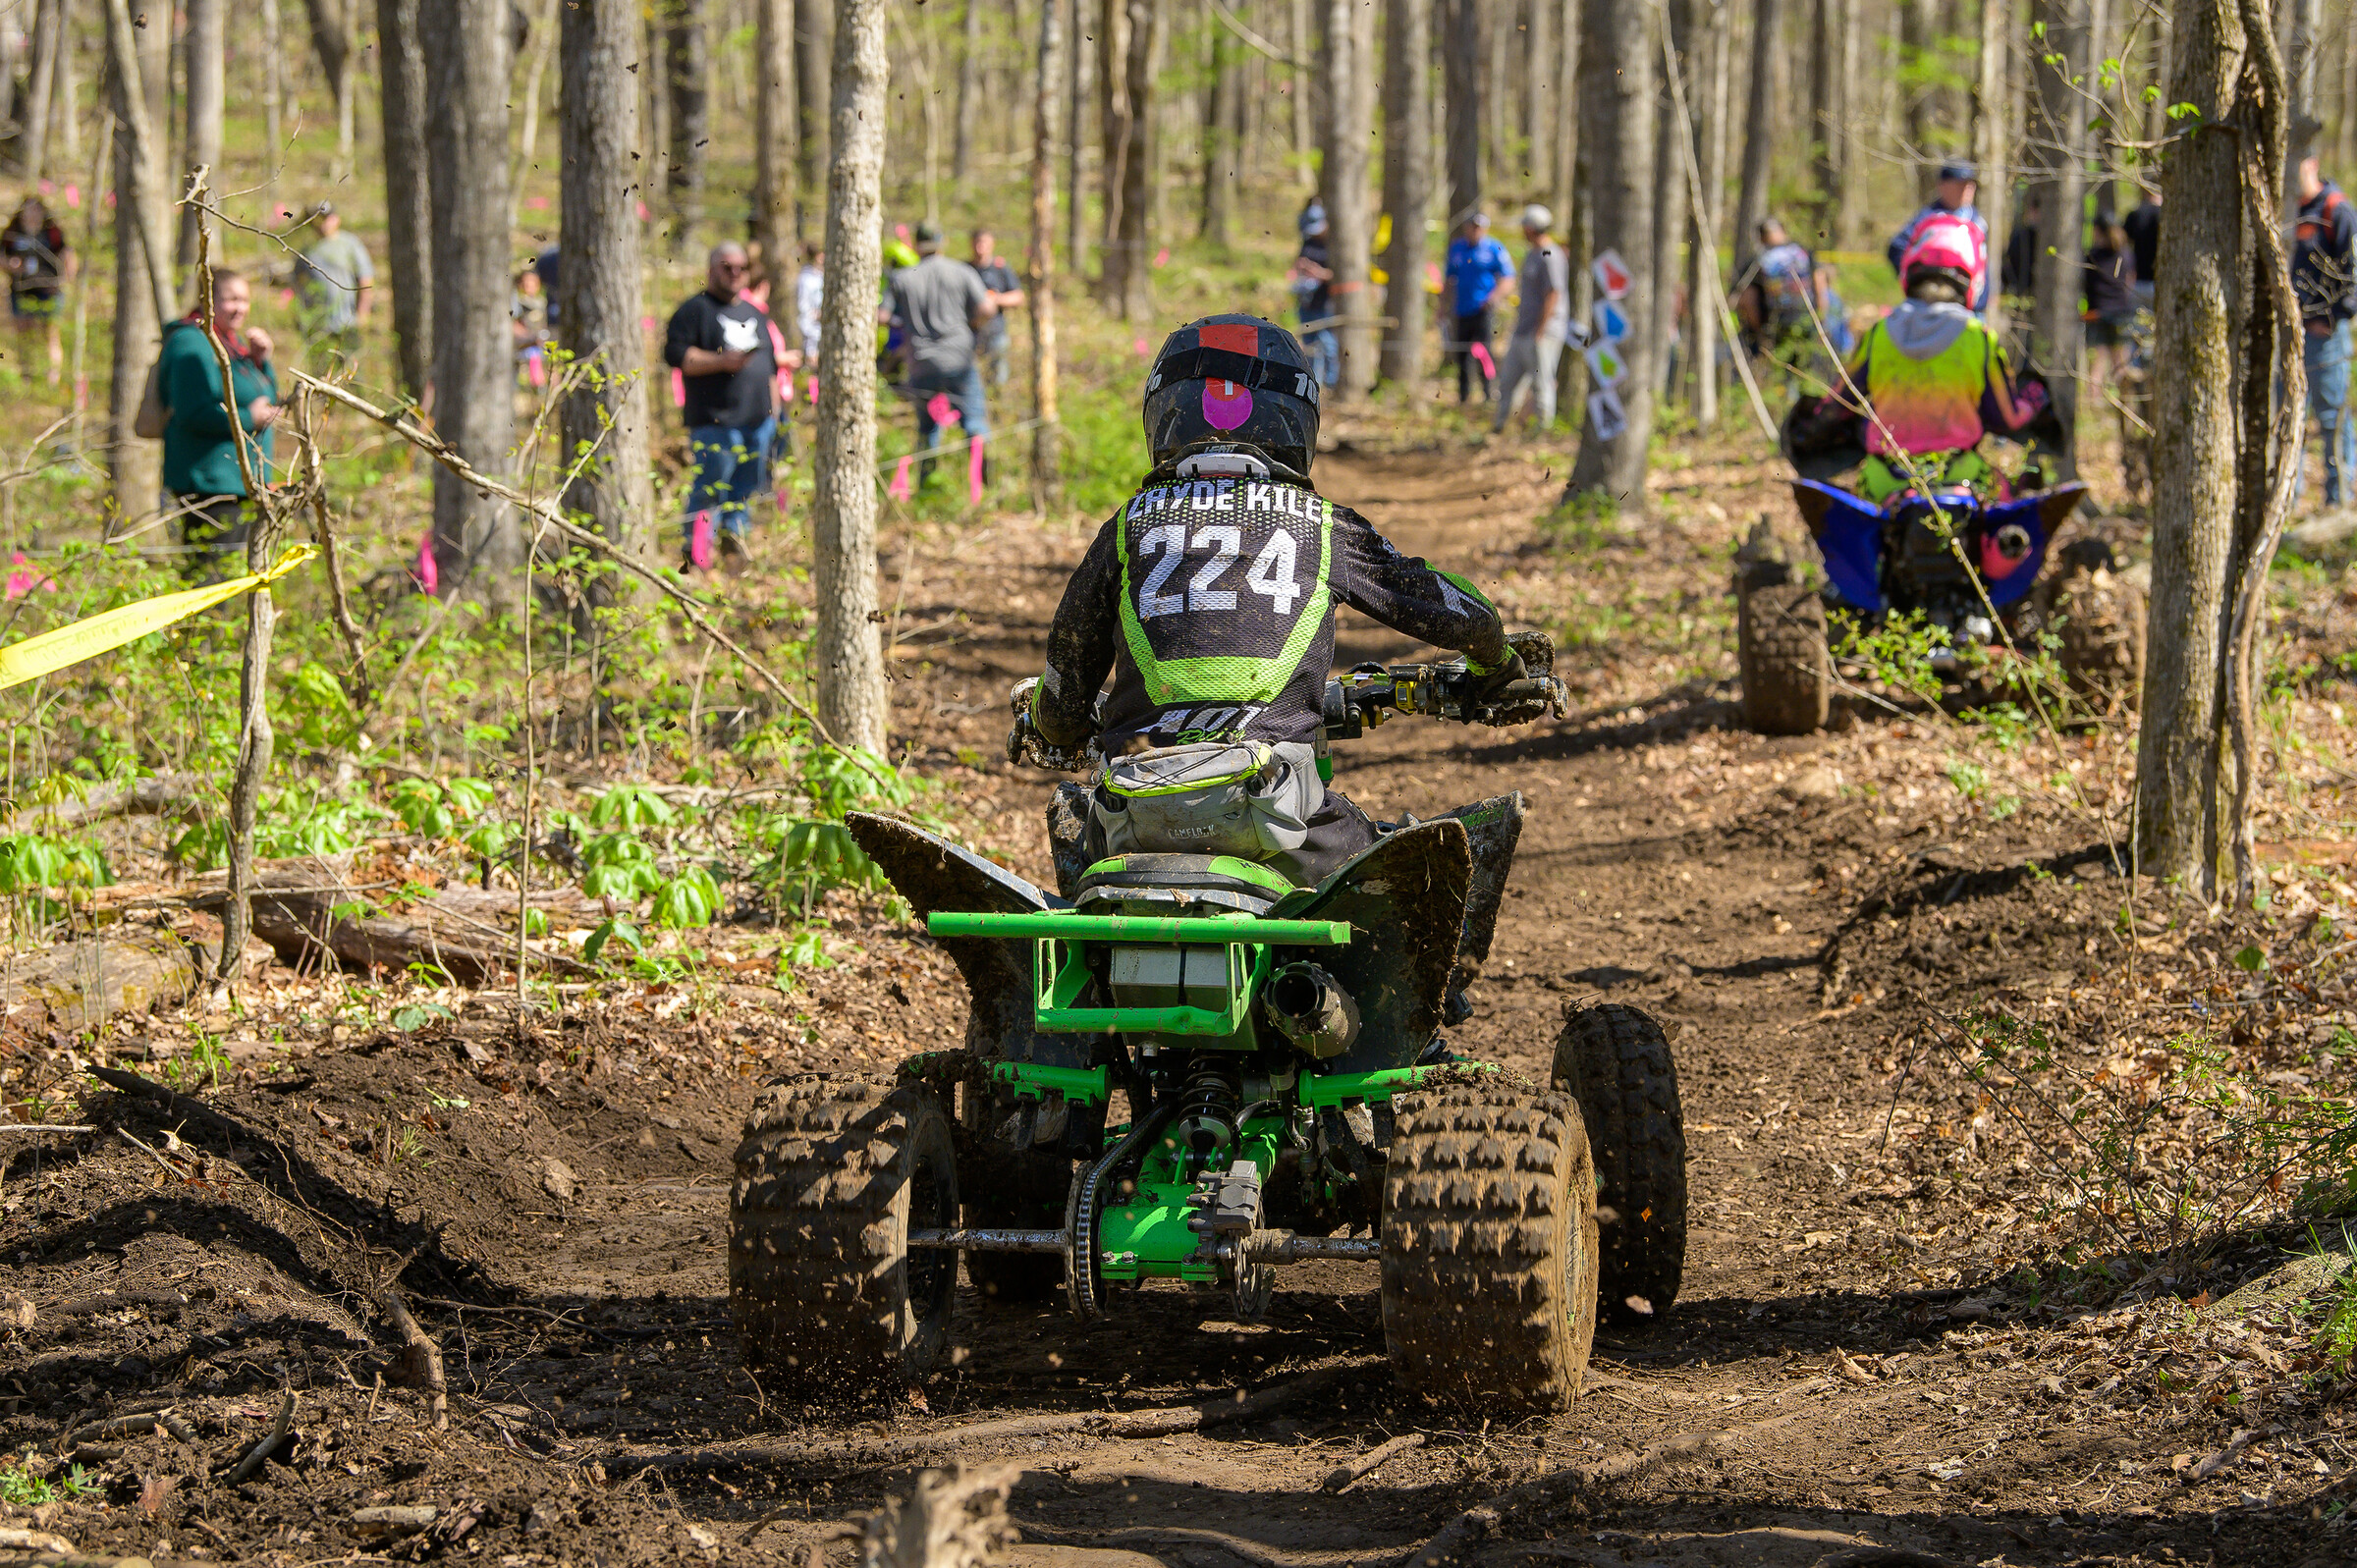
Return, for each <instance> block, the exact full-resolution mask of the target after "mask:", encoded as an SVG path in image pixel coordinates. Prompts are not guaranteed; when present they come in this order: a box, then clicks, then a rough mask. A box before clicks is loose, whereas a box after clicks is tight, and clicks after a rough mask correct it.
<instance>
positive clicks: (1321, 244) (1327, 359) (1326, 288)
mask: <svg viewBox="0 0 2357 1568" xmlns="http://www.w3.org/2000/svg"><path fill="white" fill-rule="evenodd" d="M1294 221H1295V222H1296V223H1297V224H1298V225H1299V227H1300V230H1301V248H1300V250H1298V251H1297V252H1295V253H1294V256H1293V265H1292V270H1291V271H1289V272H1288V273H1287V274H1286V284H1287V286H1288V287H1289V288H1290V289H1291V290H1292V292H1293V306H1294V308H1295V309H1296V310H1297V311H1298V312H1299V313H1300V319H1301V347H1302V348H1304V349H1306V350H1308V351H1309V370H1310V374H1312V375H1314V376H1316V377H1317V378H1318V385H1319V386H1321V387H1331V386H1333V385H1334V384H1335V383H1336V382H1338V381H1340V380H1342V379H1343V340H1342V339H1341V338H1340V337H1339V336H1337V335H1336V333H1335V330H1334V264H1333V263H1334V255H1333V252H1332V251H1331V250H1330V249H1329V248H1328V247H1327V244H1326V205H1325V203H1324V202H1322V201H1320V200H1318V198H1317V197H1315V196H1312V197H1310V198H1309V201H1308V203H1307V204H1306V205H1305V206H1303V207H1302V209H1301V216H1300V217H1299V218H1297V219H1295V220H1294Z"/></svg>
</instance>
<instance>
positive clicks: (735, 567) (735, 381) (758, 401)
mask: <svg viewBox="0 0 2357 1568" xmlns="http://www.w3.org/2000/svg"><path fill="white" fill-rule="evenodd" d="M749 265H750V263H749V262H748V261H747V259H746V256H745V250H744V246H742V245H740V244H738V243H736V242H735V241H730V242H728V243H723V244H717V245H714V246H713V247H712V254H711V257H710V258H709V259H708V260H707V261H706V263H705V268H704V292H703V293H701V294H699V295H697V296H695V297H693V298H691V299H689V300H688V301H687V302H686V303H685V304H683V305H681V306H680V308H679V309H677V310H675V311H673V312H672V316H671V329H670V331H669V332H668V333H667V334H666V335H665V337H664V342H663V359H664V362H665V363H667V364H669V365H670V366H671V367H672V368H673V369H674V370H677V371H679V372H680V386H681V392H682V401H681V411H682V412H683V413H684V414H685V416H686V420H687V446H688V451H689V453H690V454H691V455H692V456H693V457H694V459H695V483H694V485H693V486H692V487H690V488H689V490H688V492H687V520H686V528H685V533H686V538H685V550H684V552H683V556H682V559H681V562H680V567H681V569H682V570H704V571H708V570H710V569H711V568H712V566H713V564H714V562H715V561H716V560H720V561H724V562H725V563H726V564H727V567H728V569H729V570H731V571H732V572H734V571H740V570H742V569H743V565H744V562H745V561H746V559H747V555H746V536H747V535H748V534H749V533H750V531H751V528H752V523H751V519H750V518H749V516H748V515H747V514H746V511H745V508H746V504H747V503H748V502H750V501H751V500H752V498H753V497H754V496H755V495H756V494H758V493H759V492H760V490H761V488H762V481H763V479H764V478H765V477H766V476H767V472H768V467H769V445H770V438H771V437H772V436H773V435H774V434H775V433H776V430H777V414H776V409H775V405H774V403H773V402H772V399H773V397H774V395H775V390H776V385H777V379H778V358H777V354H776V352H775V351H774V350H773V349H772V347H771V345H772V343H773V337H772V333H773V330H774V329H772V328H771V326H770V324H769V317H768V316H767V315H766V314H765V313H764V312H763V311H762V309H761V307H760V306H759V305H756V304H754V303H753V302H752V300H750V299H749V298H747V297H745V294H744V284H745V277H746V273H747V270H748V268H749Z"/></svg>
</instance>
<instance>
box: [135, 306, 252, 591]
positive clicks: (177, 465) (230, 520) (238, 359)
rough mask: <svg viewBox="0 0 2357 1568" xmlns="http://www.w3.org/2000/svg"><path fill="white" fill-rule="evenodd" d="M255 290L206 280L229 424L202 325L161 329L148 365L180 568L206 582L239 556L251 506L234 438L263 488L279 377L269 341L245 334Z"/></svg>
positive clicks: (191, 319)
mask: <svg viewBox="0 0 2357 1568" xmlns="http://www.w3.org/2000/svg"><path fill="white" fill-rule="evenodd" d="M252 309H253V291H252V289H251V287H250V286H249V285H248V284H247V282H246V280H245V279H244V278H243V277H240V276H239V275H238V274H237V273H234V272H229V271H221V272H216V273H214V274H213V325H214V329H215V331H217V332H218V333H219V335H220V338H221V345H222V347H223V348H225V349H227V350H228V351H229V367H230V384H231V389H232V391H233V393H234V394H235V396H236V399H237V406H238V414H237V420H236V422H235V424H234V425H233V423H232V422H231V419H230V414H229V407H228V406H227V405H226V404H225V403H223V401H222V398H221V365H220V361H218V360H217V359H215V358H214V357H213V346H212V345H211V344H210V343H208V342H206V341H205V331H204V320H203V318H202V317H201V316H200V315H198V314H197V313H195V312H193V311H192V312H190V313H189V314H188V315H187V316H184V317H182V318H181V319H180V320H178V321H175V322H173V323H172V324H171V325H170V326H168V327H166V328H165V329H164V348H163V352H162V354H161V356H160V357H159V358H158V359H157V361H156V369H155V379H156V396H157V398H158V399H159V400H160V401H161V402H162V404H163V406H164V407H165V409H166V410H167V414H166V418H165V422H164V488H165V489H166V490H168V491H170V492H171V493H172V495H173V496H174V498H175V499H176V500H177V502H178V510H179V511H180V513H181V524H180V536H181V542H182V544H184V545H185V546H187V548H188V552H189V553H188V558H187V563H186V569H187V570H188V572H189V573H190V575H192V576H197V577H201V578H205V579H208V580H209V579H212V578H216V577H218V576H219V575H220V572H221V568H222V567H223V566H224V565H225V564H229V565H234V564H236V563H237V560H238V558H242V557H243V556H244V554H245V551H246V538H247V532H248V531H249V528H250V524H251V516H252V513H251V508H252V502H251V500H250V498H249V497H248V496H247V490H246V475H245V473H244V472H243V471H242V470H241V469H240V468H239V465H238V449H237V446H236V443H235V438H234V437H235V433H236V432H243V433H244V434H245V436H246V438H247V461H248V462H249V463H250V464H251V465H252V468H253V475H254V479H255V481H256V482H257V483H264V484H266V483H268V473H269V465H270V435H271V429H270V427H271V425H272V424H273V423H275V422H276V420H277V418H278V372H277V370H276V369H275V368H273V366H272V365H271V362H270V348H271V344H270V335H269V334H268V333H266V332H264V331H262V330H261V329H260V328H259V327H250V328H249V327H247V325H246V318H247V315H248V314H250V313H251V312H252Z"/></svg>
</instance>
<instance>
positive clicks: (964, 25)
mask: <svg viewBox="0 0 2357 1568" xmlns="http://www.w3.org/2000/svg"><path fill="white" fill-rule="evenodd" d="M959 31H960V32H961V33H962V36H961V37H960V38H959V50H958V110H957V120H956V123H955V124H954V125H953V126H952V127H951V130H950V178H951V179H952V180H958V181H962V180H963V179H964V178H965V176H966V171H967V170H968V169H969V168H971V167H972V159H973V151H974V115H975V113H976V112H977V111H978V110H979V109H980V108H981V102H980V99H981V87H980V84H979V81H980V74H981V70H982V0H965V15H964V16H963V17H961V18H960V19H959Z"/></svg>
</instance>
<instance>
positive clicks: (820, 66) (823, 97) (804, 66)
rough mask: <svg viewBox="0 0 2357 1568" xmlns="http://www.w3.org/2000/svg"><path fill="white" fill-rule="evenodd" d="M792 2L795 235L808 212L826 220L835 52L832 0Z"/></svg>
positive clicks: (804, 230) (803, 231) (806, 225)
mask: <svg viewBox="0 0 2357 1568" xmlns="http://www.w3.org/2000/svg"><path fill="white" fill-rule="evenodd" d="M793 3H794V75H795V87H796V88H797V89H798V90H797V91H796V92H795V111H796V115H797V117H798V119H799V122H800V129H801V137H800V139H799V140H798V141H797V142H796V143H795V169H796V171H797V173H796V190H795V208H794V232H795V235H796V236H801V235H804V234H806V233H807V232H808V229H809V227H810V225H809V215H810V214H811V213H813V212H815V213H817V214H818V219H819V226H820V227H821V228H822V229H823V228H824V227H825V224H826V217H825V212H826V189H825V188H826V177H827V169H828V168H829V164H828V161H827V116H828V114H829V112H830V111H829V107H828V106H829V105H830V104H832V103H833V102H834V88H833V87H832V85H831V84H830V81H829V79H830V76H831V74H832V67H831V65H830V62H831V61H832V60H833V58H834V54H835V7H834V4H833V0H793Z"/></svg>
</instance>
